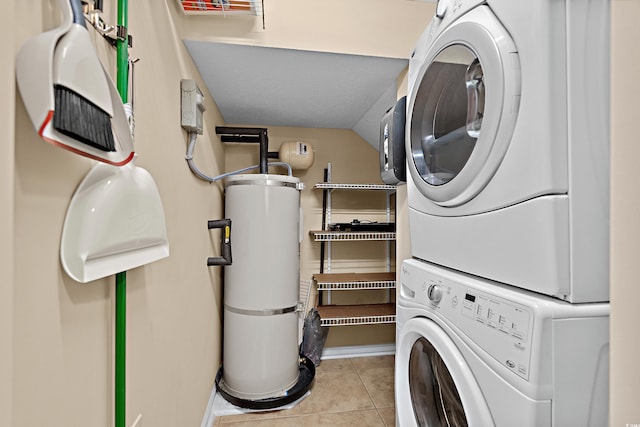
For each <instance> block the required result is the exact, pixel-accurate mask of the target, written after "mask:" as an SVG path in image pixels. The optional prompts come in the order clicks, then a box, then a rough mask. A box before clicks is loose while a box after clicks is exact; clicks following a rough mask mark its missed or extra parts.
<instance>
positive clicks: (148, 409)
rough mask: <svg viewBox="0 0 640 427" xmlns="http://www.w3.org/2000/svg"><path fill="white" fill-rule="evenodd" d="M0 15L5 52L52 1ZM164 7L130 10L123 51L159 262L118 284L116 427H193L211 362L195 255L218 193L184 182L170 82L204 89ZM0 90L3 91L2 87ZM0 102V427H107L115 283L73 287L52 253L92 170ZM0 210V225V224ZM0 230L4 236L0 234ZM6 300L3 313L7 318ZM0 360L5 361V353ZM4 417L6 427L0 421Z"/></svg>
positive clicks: (209, 290) (45, 19)
mask: <svg viewBox="0 0 640 427" xmlns="http://www.w3.org/2000/svg"><path fill="white" fill-rule="evenodd" d="M5 3H6V2H4V3H3V6H2V10H3V12H7V8H8V9H9V10H8V12H10V13H8V14H4V15H3V16H9V18H5V25H8V26H9V27H8V28H6V27H5V30H6V31H7V33H8V34H9V35H10V37H9V40H10V41H11V43H8V44H6V46H9V48H10V49H11V50H13V51H17V49H18V48H19V47H20V46H21V44H22V43H23V41H24V40H25V39H27V38H28V37H30V36H32V35H34V34H37V33H40V32H41V31H43V30H44V29H47V28H50V27H51V26H52V25H54V24H55V22H54V19H53V18H52V14H51V11H52V10H55V7H56V6H55V5H56V3H57V2H53V1H51V2H50V1H48V0H42V1H39V2H10V3H12V6H10V7H8V6H5V5H4V4H5ZM105 3H106V4H107V5H112V6H115V4H116V2H105ZM167 3H168V4H164V3H162V2H157V1H149V0H147V1H136V2H131V4H130V15H129V24H130V33H131V34H132V35H133V37H134V48H133V49H132V51H131V53H132V56H133V57H139V58H140V59H141V61H140V62H139V63H138V64H137V66H136V70H135V71H136V82H135V83H136V87H135V91H136V97H135V100H136V151H137V153H138V154H139V158H138V160H137V164H138V166H141V167H144V168H145V169H147V170H148V171H149V172H150V173H151V174H152V176H153V177H154V179H155V181H156V184H157V186H158V188H159V191H160V195H161V197H162V200H163V203H164V209H165V215H166V220H167V232H168V236H169V241H170V245H171V256H170V257H169V258H166V259H164V260H161V261H158V262H155V263H153V264H150V265H147V266H144V267H140V268H137V269H134V270H132V271H130V272H128V274H127V279H128V283H127V288H128V289H127V294H128V301H127V312H128V326H127V333H128V336H127V426H130V425H131V424H132V423H133V421H134V420H135V419H136V417H137V416H138V414H143V417H142V422H143V424H142V425H146V426H167V427H169V426H171V427H173V426H179V425H189V426H192V425H199V424H200V422H201V420H202V416H203V414H204V410H205V407H206V404H207V400H208V397H209V394H210V391H211V388H212V385H213V379H214V376H215V373H216V371H217V368H218V364H219V361H220V357H221V355H220V339H221V331H220V324H221V311H220V305H221V280H220V271H219V269H214V268H208V267H207V266H206V258H207V256H211V255H214V251H215V250H217V249H216V248H217V246H218V245H217V242H216V239H214V238H213V237H212V235H211V234H210V233H209V232H208V230H207V228H206V221H207V220H208V219H211V218H214V217H220V216H221V214H222V203H221V189H220V187H219V186H216V185H209V184H207V183H204V182H201V181H199V180H198V179H196V178H195V177H194V176H193V175H192V174H191V172H190V171H189V169H188V167H187V165H186V162H185V160H184V154H185V151H186V142H187V139H186V134H185V132H183V131H182V129H181V127H180V79H182V78H195V79H197V80H198V81H199V83H200V86H201V87H202V88H204V84H203V83H202V82H201V81H200V80H199V76H198V72H197V70H196V68H195V66H194V65H193V64H192V62H191V60H190V57H189V55H188V54H187V53H186V51H185V49H184V47H183V45H182V43H181V42H179V40H178V38H177V36H176V31H175V30H174V26H173V22H172V13H173V10H172V9H173V6H174V5H173V3H172V2H167ZM14 8H15V10H13V9H14ZM109 20H110V17H107V21H108V22H109ZM111 23H113V21H111ZM91 31H93V30H91ZM98 48H99V49H98V50H99V51H100V52H102V53H103V54H104V55H103V59H104V60H106V63H107V64H108V68H110V69H113V67H114V58H115V52H114V51H113V50H111V48H109V47H107V45H106V43H104V42H102V40H99V41H98ZM6 56H8V58H9V59H13V58H12V57H13V55H11V54H9V55H6ZM7 61H8V59H7V58H5V61H3V64H6V63H7ZM9 62H11V61H10V60H9ZM3 67H4V66H3ZM2 73H3V74H2V75H1V76H2V77H5V78H3V79H1V81H2V82H9V83H10V85H9V86H8V87H7V89H11V90H10V91H9V94H11V92H12V91H13V88H14V83H13V82H14V80H13V65H12V64H10V67H8V68H2ZM2 85H3V89H4V88H5V86H7V83H2ZM4 93H5V92H4V90H3V94H4ZM207 96H208V94H207ZM1 99H2V101H1V102H2V104H1V105H2V112H3V114H2V119H1V120H3V122H2V123H4V124H6V125H5V126H2V129H3V131H2V132H3V134H4V135H5V138H4V139H5V140H8V141H10V142H11V143H8V144H2V147H3V148H2V150H3V152H2V154H3V155H2V156H1V158H2V162H3V163H7V165H6V166H4V167H2V168H1V170H2V174H3V176H4V177H5V179H3V180H2V187H0V194H1V195H2V197H3V200H8V201H9V203H5V202H3V203H2V208H1V209H2V210H3V221H2V227H11V228H12V229H13V232H14V236H15V239H13V245H12V247H9V248H8V249H9V256H8V257H5V256H3V258H2V259H3V261H2V262H3V264H2V265H3V267H5V263H6V262H7V261H9V266H8V267H7V268H6V269H5V268H3V270H6V271H7V272H8V274H9V276H8V277H5V281H4V285H5V286H2V287H1V289H2V290H1V291H0V293H1V295H0V296H1V298H0V301H2V302H1V303H0V304H2V305H3V306H2V310H0V311H1V313H2V318H3V319H2V322H1V323H0V324H1V325H2V326H1V328H2V329H0V331H1V332H2V337H3V338H5V335H7V334H6V333H5V328H6V326H5V325H9V327H10V328H11V330H10V331H9V333H8V335H9V337H8V338H9V341H8V342H10V343H11V344H10V345H9V347H10V348H11V349H12V354H10V356H13V365H12V369H11V372H12V374H13V381H12V382H11V380H10V378H9V384H11V394H12V397H13V401H11V400H10V399H6V398H5V395H4V387H6V384H7V382H5V381H4V378H5V371H4V366H5V365H4V364H2V366H3V368H2V369H3V370H2V371H0V372H2V379H3V381H1V382H0V383H1V384H2V385H1V386H0V387H3V388H2V389H1V390H2V392H3V394H2V395H1V396H2V410H0V418H1V419H0V424H1V425H6V426H12V427H29V426H36V425H47V426H52V427H55V426H60V427H71V426H89V425H90V426H97V427H100V426H110V425H112V424H113V415H112V411H113V409H112V405H113V398H112V396H113V385H112V382H113V367H112V364H113V356H112V355H113V338H114V330H113V312H114V305H113V304H114V303H113V301H114V299H113V291H114V278H113V277H111V278H107V279H103V280H97V281H95V282H92V283H89V284H84V285H83V284H78V283H76V282H74V281H73V280H71V279H70V278H69V277H68V276H67V275H66V274H65V273H64V271H63V270H62V268H61V266H60V261H59V255H58V253H59V244H60V233H61V229H62V225H63V220H64V216H65V212H66V209H67V206H68V204H69V201H70V198H71V196H72V194H73V192H74V190H75V188H76V186H77V185H78V183H79V182H80V181H81V180H82V178H83V177H84V175H85V174H86V172H87V171H88V170H89V169H90V167H91V166H92V164H93V163H92V162H91V161H90V160H87V159H85V158H81V157H79V156H74V155H72V154H71V153H69V152H66V151H64V150H60V149H58V148H56V147H53V146H51V145H49V144H46V143H44V142H43V141H42V140H40V138H38V137H37V135H36V133H35V132H34V129H33V128H32V127H31V124H30V122H29V121H28V118H27V115H26V112H25V109H24V106H23V103H22V99H21V98H20V96H19V95H17V96H16V97H15V102H14V98H13V97H10V98H9V99H10V100H9V101H8V102H7V101H5V100H6V99H7V98H6V97H5V96H2V98H1ZM205 104H206V106H207V112H206V120H207V121H209V122H210V123H211V122H214V121H217V120H219V113H218V112H217V108H216V106H215V103H214V102H213V101H212V100H211V98H210V97H208V98H207V100H206V101H205ZM7 110H8V111H7ZM14 110H15V122H14V120H12V113H13V111H14ZM5 129H6V130H5ZM13 129H15V138H13V137H12V132H13ZM14 140H15V145H14V144H13V141H14ZM199 140H200V141H199V145H198V148H197V151H196V155H197V156H198V157H199V159H200V166H201V167H202V168H204V169H206V170H208V171H211V172H212V173H216V172H219V171H221V170H222V169H223V168H224V155H223V147H222V145H221V144H220V143H219V142H218V141H217V138H216V137H215V135H214V136H212V135H211V134H210V133H209V132H206V133H205V135H203V136H202V137H200V138H199ZM14 147H15V160H14V155H13V148H14ZM14 182H15V184H13V183H14ZM12 203H15V209H13V208H12ZM6 209H9V210H10V211H9V212H7V216H6V218H8V219H9V221H11V218H12V217H14V220H13V221H12V222H7V221H5V220H4V219H5V216H4V213H5V210H6ZM96 226H99V224H97V225H96ZM6 231H7V230H6V229H5V228H3V236H4V235H5V234H6ZM9 241H12V240H9ZM2 242H3V243H2V245H5V244H6V243H5V242H6V240H5V239H2ZM4 252H5V251H4V247H3V254H4ZM11 254H13V257H14V258H13V262H11V257H10V255H11ZM12 266H13V279H12V268H11V267H12ZM7 285H12V286H7ZM11 294H13V296H12V295H11ZM6 301H13V304H10V303H9V307H7V308H6V309H5V307H4V305H5V304H7V302H6ZM7 316H9V317H10V319H9V322H6V323H5V321H4V318H5V317H7ZM0 348H1V349H2V350H0V352H5V349H6V348H7V346H4V345H3V346H0ZM3 356H4V354H3ZM10 366H11V365H10ZM5 405H7V406H8V410H7V411H5V410H4V409H5ZM7 414H8V415H7ZM7 416H8V417H12V420H11V422H4V421H5V419H4V417H7Z"/></svg>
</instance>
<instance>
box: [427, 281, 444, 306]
mask: <svg viewBox="0 0 640 427" xmlns="http://www.w3.org/2000/svg"><path fill="white" fill-rule="evenodd" d="M427 297H428V298H429V301H431V302H433V303H436V304H437V303H439V302H440V300H441V299H442V289H441V288H440V286H438V285H430V286H429V289H427Z"/></svg>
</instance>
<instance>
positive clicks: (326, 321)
mask: <svg viewBox="0 0 640 427" xmlns="http://www.w3.org/2000/svg"><path fill="white" fill-rule="evenodd" d="M314 188H315V189H320V190H324V191H327V197H326V201H327V203H326V208H325V212H324V213H325V221H324V224H323V225H324V227H323V228H324V230H312V231H310V232H309V234H310V236H311V237H312V238H313V239H314V240H315V241H316V242H324V243H323V244H326V245H327V265H326V271H327V272H326V273H324V272H323V273H321V274H314V275H313V281H314V283H315V284H316V287H317V290H318V292H319V293H324V295H326V300H325V301H322V303H321V304H318V306H317V309H318V312H319V313H320V317H321V322H322V326H345V325H371V324H380V323H395V320H396V314H395V302H392V301H391V294H390V291H391V290H392V289H395V287H396V279H395V272H393V271H391V259H390V258H391V242H392V241H395V239H396V233H395V231H342V230H328V228H329V224H331V209H332V207H331V193H332V192H333V191H336V190H347V191H381V192H385V193H386V219H387V222H389V221H390V219H391V203H390V195H391V194H393V193H395V191H396V187H395V186H393V185H384V184H345V183H332V182H331V164H329V165H328V176H327V182H321V183H317V184H316V185H314ZM373 240H379V241H386V244H387V247H386V264H387V265H386V272H377V273H370V272H369V273H332V272H331V243H332V242H339V241H373ZM376 289H386V290H387V301H388V302H387V303H378V304H353V305H334V304H332V300H331V294H332V292H335V291H350V290H376Z"/></svg>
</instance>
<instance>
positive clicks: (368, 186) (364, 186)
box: [313, 182, 396, 191]
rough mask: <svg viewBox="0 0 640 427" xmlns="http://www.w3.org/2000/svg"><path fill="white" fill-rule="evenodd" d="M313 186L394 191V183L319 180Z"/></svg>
mask: <svg viewBox="0 0 640 427" xmlns="http://www.w3.org/2000/svg"><path fill="white" fill-rule="evenodd" d="M313 188H320V189H328V190H385V191H396V186H395V185H384V184H338V183H332V182H319V183H317V184H316V185H314V186H313Z"/></svg>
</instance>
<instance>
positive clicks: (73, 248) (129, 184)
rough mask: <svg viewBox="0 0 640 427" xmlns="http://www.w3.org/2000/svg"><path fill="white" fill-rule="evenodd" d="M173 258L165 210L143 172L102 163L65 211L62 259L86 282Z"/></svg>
mask: <svg viewBox="0 0 640 427" xmlns="http://www.w3.org/2000/svg"><path fill="white" fill-rule="evenodd" d="M167 256H169V243H168V240H167V233H166V227H165V218H164V210H163V207H162V201H161V200H160V194H159V193H158V189H157V187H156V184H155V182H154V180H153V178H152V177H151V175H150V174H149V172H147V171H146V170H145V169H143V168H139V167H136V166H134V165H133V162H131V163H129V164H128V165H126V166H123V167H114V166H110V165H108V164H105V163H98V164H96V166H95V167H94V168H93V169H92V170H91V171H90V172H89V173H88V174H87V176H86V177H85V178H84V180H83V181H82V182H81V183H80V185H79V186H78V188H77V189H76V192H75V193H74V195H73V198H72V199H71V203H70V204H69V207H68V209H67V216H66V218H65V221H64V226H63V229H62V242H61V246H60V258H61V261H62V266H63V267H64V270H65V271H66V272H67V274H68V275H69V276H70V277H71V278H73V279H74V280H76V281H78V282H81V283H86V282H89V281H92V280H96V279H100V278H103V277H107V276H110V275H113V274H116V273H119V272H122V271H126V270H129V269H131V268H135V267H139V266H141V265H144V264H148V263H150V262H153V261H157V260H159V259H162V258H165V257H167Z"/></svg>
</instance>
